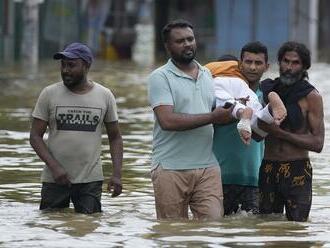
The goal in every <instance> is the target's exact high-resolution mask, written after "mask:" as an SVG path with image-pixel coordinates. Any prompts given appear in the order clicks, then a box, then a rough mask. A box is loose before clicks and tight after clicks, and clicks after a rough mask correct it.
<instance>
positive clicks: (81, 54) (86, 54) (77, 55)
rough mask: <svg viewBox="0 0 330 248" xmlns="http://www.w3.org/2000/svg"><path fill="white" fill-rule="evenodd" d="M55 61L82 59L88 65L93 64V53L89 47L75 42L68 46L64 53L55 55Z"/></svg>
mask: <svg viewBox="0 0 330 248" xmlns="http://www.w3.org/2000/svg"><path fill="white" fill-rule="evenodd" d="M53 58H54V59H63V58H68V59H82V60H84V61H85V62H86V63H87V64H89V65H90V64H92V62H93V53H92V51H91V49H89V47H88V46H86V45H84V44H81V43H78V42H74V43H71V44H70V45H68V46H67V47H66V48H65V49H64V51H63V52H58V53H55V54H54V56H53Z"/></svg>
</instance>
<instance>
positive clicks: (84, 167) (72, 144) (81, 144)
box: [30, 43, 123, 214]
mask: <svg viewBox="0 0 330 248" xmlns="http://www.w3.org/2000/svg"><path fill="white" fill-rule="evenodd" d="M54 59H60V60H61V75H62V79H63V82H59V83H56V84H52V85H50V86H48V87H46V88H45V89H44V90H43V91H42V92H41V94H40V96H39V99H38V101H37V104H36V106H35V109H34V111H33V113H32V116H33V121H32V127H31V132H30V143H31V145H32V147H33V149H34V150H35V151H36V153H37V154H38V155H39V157H40V158H41V159H42V160H43V161H44V162H45V166H44V169H43V172H42V176H41V180H42V190H41V203H40V209H59V208H67V207H69V204H70V200H72V202H73V204H74V208H75V211H76V212H79V213H86V214H91V213H95V212H101V193H102V182H103V173H102V165H101V159H100V155H101V141H102V138H101V135H102V127H103V125H104V126H105V128H106V131H107V135H108V139H109V143H110V153H111V159H112V163H113V176H112V177H111V178H110V181H109V184H108V188H109V190H111V191H112V190H113V192H112V196H118V195H120V194H121V192H122V185H121V167H122V159H123V142H122V138H121V134H120V131H119V126H118V117H117V106H116V102H115V98H114V96H113V94H112V92H111V91H110V90H109V89H107V88H105V87H103V86H101V85H100V84H98V83H95V82H93V81H91V80H88V79H87V73H88V70H89V68H90V66H91V63H92V60H93V55H92V52H91V51H90V49H89V48H88V47H87V46H85V45H83V44H80V43H72V44H70V45H69V46H67V47H66V48H65V50H64V51H63V52H59V53H56V54H55V55H54ZM47 127H48V128H49V137H48V144H47V145H46V144H45V142H44V140H43V136H44V134H45V132H46V129H47Z"/></svg>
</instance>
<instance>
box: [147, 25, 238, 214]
mask: <svg viewBox="0 0 330 248" xmlns="http://www.w3.org/2000/svg"><path fill="white" fill-rule="evenodd" d="M162 35H163V41H164V46H165V48H166V50H167V53H168V55H169V56H170V59H169V60H168V62H167V63H166V64H165V65H163V66H161V67H160V68H158V69H156V70H155V71H153V72H152V73H151V75H150V77H149V80H148V83H149V89H148V98H149V102H150V105H151V107H152V109H153V111H154V116H155V124H154V131H153V150H152V166H151V179H152V182H153V186H154V193H155V203H156V204H155V205H156V213H157V218H158V219H188V207H190V209H191V212H192V214H193V216H194V218H195V219H213V220H214V219H219V218H221V217H222V215H223V193H222V186H221V175H220V167H219V165H218V162H217V160H216V158H215V156H214V154H213V152H212V140H213V126H212V124H213V123H226V122H229V121H230V120H231V110H232V109H223V108H221V107H219V108H215V109H214V110H213V111H212V107H213V103H214V100H215V98H214V97H215V96H214V89H213V79H212V76H211V73H210V71H209V70H208V69H206V68H205V67H203V66H201V65H200V64H199V63H198V62H197V61H196V60H195V59H194V58H195V54H196V41H195V36H194V32H193V26H192V25H191V24H190V23H188V22H187V21H184V20H176V21H173V22H170V23H169V24H167V25H166V26H165V27H164V28H163V30H162Z"/></svg>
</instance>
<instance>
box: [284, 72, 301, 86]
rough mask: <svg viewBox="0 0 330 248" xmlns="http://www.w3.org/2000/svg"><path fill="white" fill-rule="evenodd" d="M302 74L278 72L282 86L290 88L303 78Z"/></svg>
mask: <svg viewBox="0 0 330 248" xmlns="http://www.w3.org/2000/svg"><path fill="white" fill-rule="evenodd" d="M303 74H304V71H298V72H296V73H292V72H290V71H284V72H280V80H281V82H282V84H284V85H286V86H290V85H293V84H294V83H296V82H298V81H300V80H301V79H302V78H303Z"/></svg>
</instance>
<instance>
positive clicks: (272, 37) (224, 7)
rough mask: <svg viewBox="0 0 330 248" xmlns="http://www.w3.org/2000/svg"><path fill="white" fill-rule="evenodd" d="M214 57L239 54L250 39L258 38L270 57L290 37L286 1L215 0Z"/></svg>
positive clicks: (255, 39)
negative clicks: (266, 48) (267, 49)
mask: <svg viewBox="0 0 330 248" xmlns="http://www.w3.org/2000/svg"><path fill="white" fill-rule="evenodd" d="M215 3H216V4H215V12H216V15H215V16H216V46H215V49H214V50H215V53H214V55H215V56H219V55H220V54H223V53H232V54H234V55H238V54H239V52H240V49H241V47H242V46H243V45H244V44H245V43H247V42H249V41H257V40H258V41H261V42H262V43H264V44H265V45H266V46H267V47H268V48H269V53H270V58H273V57H274V55H275V54H276V50H277V48H278V47H279V46H280V44H281V43H282V42H283V41H286V40H287V39H288V37H289V8H288V5H289V3H288V0H277V1H273V0H215Z"/></svg>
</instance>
